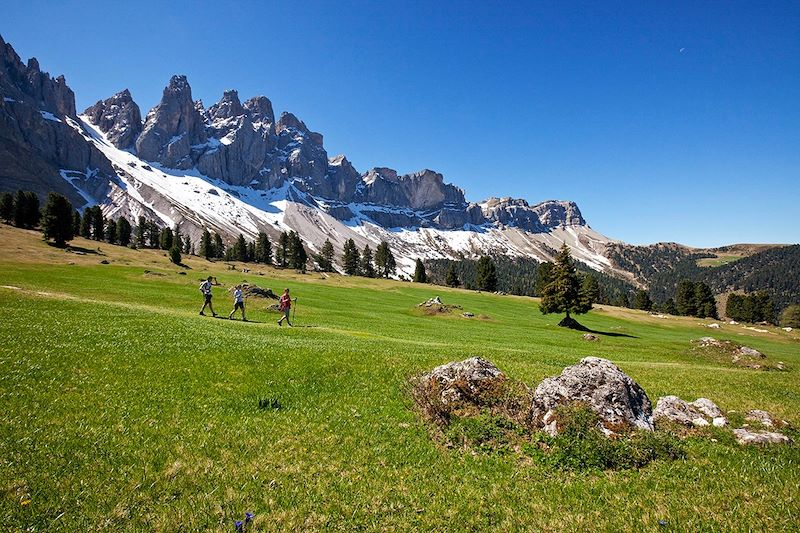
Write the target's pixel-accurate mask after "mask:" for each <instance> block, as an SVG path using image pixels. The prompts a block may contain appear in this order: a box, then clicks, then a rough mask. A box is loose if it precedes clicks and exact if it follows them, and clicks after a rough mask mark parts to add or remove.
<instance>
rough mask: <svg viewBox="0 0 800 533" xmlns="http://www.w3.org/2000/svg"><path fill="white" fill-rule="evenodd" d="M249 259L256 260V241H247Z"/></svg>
mask: <svg viewBox="0 0 800 533" xmlns="http://www.w3.org/2000/svg"><path fill="white" fill-rule="evenodd" d="M247 260H248V261H255V260H256V243H255V241H250V242H248V243H247Z"/></svg>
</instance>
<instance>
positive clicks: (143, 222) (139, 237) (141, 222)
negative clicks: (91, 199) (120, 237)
mask: <svg viewBox="0 0 800 533" xmlns="http://www.w3.org/2000/svg"><path fill="white" fill-rule="evenodd" d="M83 218H84V219H86V214H85V213H84V215H83ZM81 234H83V231H81ZM146 246H147V219H146V218H144V216H142V215H139V218H138V219H137V220H136V247H137V248H144V247H146Z"/></svg>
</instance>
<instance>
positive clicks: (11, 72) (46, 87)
mask: <svg viewBox="0 0 800 533" xmlns="http://www.w3.org/2000/svg"><path fill="white" fill-rule="evenodd" d="M0 92H2V94H3V97H4V98H10V99H12V100H15V101H20V102H25V103H27V104H30V105H31V106H33V107H35V108H37V109H39V110H42V111H48V112H50V113H53V114H55V115H61V116H64V115H68V116H71V117H75V116H76V113H75V94H74V93H73V92H72V89H70V88H69V87H68V86H67V81H66V79H64V76H58V77H57V78H55V79H53V78H51V77H50V75H49V74H48V73H47V72H42V70H41V68H40V67H39V61H37V60H36V58H35V57H32V58H30V59H29V60H28V63H27V65H25V64H23V63H22V60H21V59H20V57H19V55H17V53H16V51H15V50H14V47H13V46H11V44H9V43H6V42H5V41H4V40H3V39H2V37H0Z"/></svg>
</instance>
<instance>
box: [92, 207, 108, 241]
mask: <svg viewBox="0 0 800 533" xmlns="http://www.w3.org/2000/svg"><path fill="white" fill-rule="evenodd" d="M105 238H106V217H104V216H103V210H102V209H100V206H99V205H96V206H94V207H92V239H94V240H96V241H102V240H104V239H105Z"/></svg>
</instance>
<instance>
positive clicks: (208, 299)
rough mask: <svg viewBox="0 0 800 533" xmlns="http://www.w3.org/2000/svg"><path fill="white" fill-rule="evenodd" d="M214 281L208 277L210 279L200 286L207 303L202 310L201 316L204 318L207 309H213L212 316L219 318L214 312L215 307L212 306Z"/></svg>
mask: <svg viewBox="0 0 800 533" xmlns="http://www.w3.org/2000/svg"><path fill="white" fill-rule="evenodd" d="M212 279H213V278H212V277H211V276H208V279H206V280H205V281H203V283H201V284H200V292H202V293H203V297H204V298H205V303H204V304H203V308H202V309H200V314H201V315H203V316H206V314H205V313H204V312H203V311H205V310H206V307H208V308H209V309H211V314H212V315H214V316H217V313H215V312H214V306H213V305H211V280H212Z"/></svg>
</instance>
